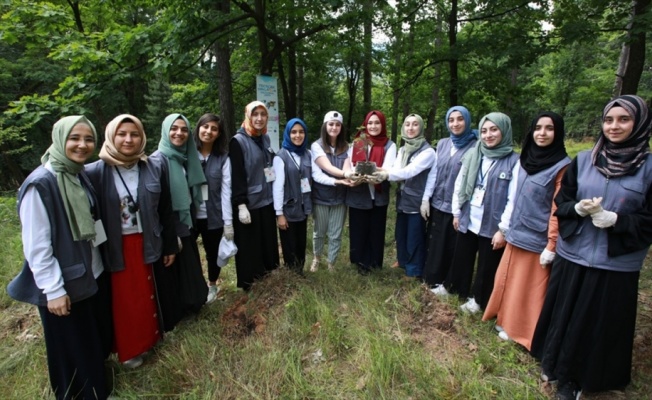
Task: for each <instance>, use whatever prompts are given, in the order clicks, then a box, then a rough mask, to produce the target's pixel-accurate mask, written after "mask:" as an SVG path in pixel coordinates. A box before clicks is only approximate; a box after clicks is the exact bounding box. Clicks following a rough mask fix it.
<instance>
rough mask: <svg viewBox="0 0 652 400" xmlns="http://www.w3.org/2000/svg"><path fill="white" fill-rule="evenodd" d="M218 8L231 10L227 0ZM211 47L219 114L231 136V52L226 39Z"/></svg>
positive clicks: (232, 128)
mask: <svg viewBox="0 0 652 400" xmlns="http://www.w3.org/2000/svg"><path fill="white" fill-rule="evenodd" d="M219 10H220V11H221V12H222V13H224V14H228V13H229V12H230V11H231V9H230V4H229V0H221V1H220V3H219ZM213 47H214V49H213V50H214V52H215V58H216V63H215V72H216V74H217V90H218V101H219V109H220V115H221V117H222V120H223V121H224V130H225V131H226V132H225V133H226V134H228V135H229V136H228V137H230V138H231V137H233V135H235V131H236V120H235V105H234V104H233V86H232V84H231V52H230V51H229V42H228V39H227V38H224V39H223V40H218V41H217V42H215V45H214V46H213Z"/></svg>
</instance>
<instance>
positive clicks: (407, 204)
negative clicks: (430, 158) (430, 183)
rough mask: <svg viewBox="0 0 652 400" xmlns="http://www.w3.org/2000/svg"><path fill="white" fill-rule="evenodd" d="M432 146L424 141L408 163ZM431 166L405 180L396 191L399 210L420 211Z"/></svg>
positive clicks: (411, 212)
mask: <svg viewBox="0 0 652 400" xmlns="http://www.w3.org/2000/svg"><path fill="white" fill-rule="evenodd" d="M429 148H430V143H428V142H424V143H423V145H422V146H421V148H419V149H418V150H417V151H415V152H414V153H412V154H411V155H410V157H409V158H408V164H410V163H411V162H412V160H413V159H414V157H416V156H418V155H419V154H421V152H423V151H425V150H426V149H429ZM429 173H430V168H426V169H424V170H423V171H421V172H419V174H417V175H416V176H413V177H412V178H410V179H408V180H406V181H405V182H403V183H402V184H401V185H400V186H399V188H398V189H397V191H396V193H397V196H396V209H397V210H398V211H399V212H403V213H408V214H414V213H418V212H419V209H420V207H421V200H422V199H423V192H424V191H425V189H426V181H427V180H428V174H429Z"/></svg>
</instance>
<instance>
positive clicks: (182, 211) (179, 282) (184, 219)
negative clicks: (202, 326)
mask: <svg viewBox="0 0 652 400" xmlns="http://www.w3.org/2000/svg"><path fill="white" fill-rule="evenodd" d="M149 160H151V161H153V162H156V163H159V164H164V165H165V167H166V169H167V171H168V183H169V188H170V195H171V197H172V210H173V211H174V219H175V229H176V235H177V237H178V238H179V239H178V240H179V243H180V250H179V252H178V253H177V255H176V258H175V260H174V263H173V264H172V265H171V266H170V267H165V268H160V269H159V268H155V274H156V285H157V286H158V287H159V293H160V292H161V288H163V292H164V294H163V295H161V296H160V297H164V300H163V301H164V303H165V306H163V305H162V306H161V308H162V309H163V310H162V312H163V315H164V316H165V315H166V311H167V315H168V318H167V319H166V320H164V322H165V324H166V330H170V329H172V328H173V327H174V325H176V323H177V322H179V320H180V318H182V317H183V316H185V315H187V314H190V313H196V312H198V311H199V309H200V308H201V306H202V305H204V303H206V297H207V296H208V286H207V285H206V281H205V280H204V274H203V272H202V269H201V261H200V259H199V249H198V248H197V241H196V240H195V239H194V235H193V231H194V213H195V212H196V210H197V209H198V208H199V205H200V204H201V201H202V193H201V186H202V185H204V184H205V183H206V178H204V172H203V171H202V169H201V163H200V162H199V156H198V155H197V146H196V145H195V140H194V139H193V137H192V136H191V134H190V123H189V122H188V119H187V118H186V117H184V116H183V115H181V114H170V115H168V116H167V117H165V119H164V120H163V123H162V124H161V139H160V141H159V143H158V150H157V151H155V152H154V153H153V154H152V155H151V156H150V157H149ZM166 308H167V310H166Z"/></svg>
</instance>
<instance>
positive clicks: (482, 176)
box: [478, 160, 496, 187]
mask: <svg viewBox="0 0 652 400" xmlns="http://www.w3.org/2000/svg"><path fill="white" fill-rule="evenodd" d="M495 162H496V160H492V161H491V164H490V165H489V168H487V170H486V171H484V173H483V172H482V163H480V171H478V173H479V175H480V185H479V186H481V187H484V180H485V178H486V177H487V174H488V173H489V171H491V167H493V166H494V163H495Z"/></svg>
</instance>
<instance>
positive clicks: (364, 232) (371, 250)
mask: <svg viewBox="0 0 652 400" xmlns="http://www.w3.org/2000/svg"><path fill="white" fill-rule="evenodd" d="M386 225H387V206H374V207H372V208H371V209H369V210H362V209H359V208H353V207H349V241H350V253H349V258H350V260H351V264H355V265H357V266H358V268H359V269H361V270H364V271H369V270H371V269H372V268H375V269H379V268H382V266H383V256H384V253H385V227H386Z"/></svg>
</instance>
